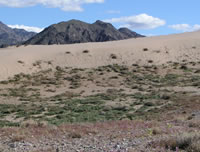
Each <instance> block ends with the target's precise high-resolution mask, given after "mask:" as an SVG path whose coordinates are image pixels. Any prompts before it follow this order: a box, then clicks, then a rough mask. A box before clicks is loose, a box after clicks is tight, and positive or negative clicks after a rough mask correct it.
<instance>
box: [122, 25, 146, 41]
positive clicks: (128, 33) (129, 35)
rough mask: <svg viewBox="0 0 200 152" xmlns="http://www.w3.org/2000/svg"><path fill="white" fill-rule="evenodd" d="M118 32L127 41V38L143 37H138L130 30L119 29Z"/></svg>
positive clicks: (138, 35)
mask: <svg viewBox="0 0 200 152" xmlns="http://www.w3.org/2000/svg"><path fill="white" fill-rule="evenodd" d="M119 32H121V33H123V34H124V35H126V36H127V39H128V38H137V37H145V36H144V35H140V34H138V33H136V32H133V31H131V30H130V29H128V28H120V29H119Z"/></svg>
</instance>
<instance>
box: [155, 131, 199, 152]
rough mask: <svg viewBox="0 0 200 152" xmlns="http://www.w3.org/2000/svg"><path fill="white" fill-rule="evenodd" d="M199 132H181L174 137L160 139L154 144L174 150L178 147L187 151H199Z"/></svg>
mask: <svg viewBox="0 0 200 152" xmlns="http://www.w3.org/2000/svg"><path fill="white" fill-rule="evenodd" d="M199 143H200V134H199V133H183V134H180V135H177V136H175V137H169V138H166V139H162V140H161V141H159V142H158V143H157V144H156V143H154V144H155V145H156V146H161V147H164V148H166V149H170V150H173V151H176V150H178V149H180V150H185V151H187V152H199V151H200V145H199Z"/></svg>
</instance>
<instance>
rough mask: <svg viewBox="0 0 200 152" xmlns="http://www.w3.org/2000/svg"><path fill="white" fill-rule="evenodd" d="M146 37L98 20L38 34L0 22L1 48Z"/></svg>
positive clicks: (54, 27)
mask: <svg viewBox="0 0 200 152" xmlns="http://www.w3.org/2000/svg"><path fill="white" fill-rule="evenodd" d="M139 37H144V36H143V35H140V34H138V33H136V32H133V31H131V30H130V29H128V28H120V29H119V30H118V29H116V28H115V27H114V26H113V25H112V24H110V23H105V22H103V21H100V20H97V21H96V22H95V23H93V24H89V23H85V22H82V21H79V20H70V21H67V22H60V23H58V24H53V25H50V26H49V27H47V28H45V29H44V30H43V31H42V32H40V33H38V34H36V33H34V32H27V31H25V30H23V29H12V28H10V27H8V26H7V25H5V24H3V23H2V22H0V46H1V45H2V46H4V45H5V46H7V45H16V44H24V45H52V44H74V43H86V42H105V41H114V40H124V39H129V38H139Z"/></svg>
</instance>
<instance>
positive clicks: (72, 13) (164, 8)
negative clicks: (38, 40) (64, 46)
mask: <svg viewBox="0 0 200 152" xmlns="http://www.w3.org/2000/svg"><path fill="white" fill-rule="evenodd" d="M199 6H200V0H0V21H2V22H3V23H5V24H7V25H8V26H9V27H12V28H23V29H25V30H27V31H34V32H40V31H42V30H43V29H44V28H45V27H48V26H50V25H51V24H55V23H58V22H61V21H68V20H71V19H77V20H81V21H84V22H88V23H93V22H95V21H96V20H102V21H105V22H109V23H112V24H113V25H114V26H115V27H116V28H120V27H128V28H130V29H131V30H133V31H136V32H138V33H140V34H144V35H146V36H156V35H168V34H174V33H182V32H191V31H196V30H200V18H199V17H198V16H199V14H200V9H199Z"/></svg>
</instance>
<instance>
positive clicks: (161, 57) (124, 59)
mask: <svg viewBox="0 0 200 152" xmlns="http://www.w3.org/2000/svg"><path fill="white" fill-rule="evenodd" d="M145 48H147V49H146V50H145ZM84 50H88V51H89V52H88V53H83V51H84ZM113 56H114V58H113ZM149 60H152V61H151V62H149ZM183 60H186V61H187V62H193V61H194V62H198V61H200V31H197V32H191V33H183V34H174V35H167V36H156V37H147V38H138V39H128V40H122V41H112V42H104V43H82V44H72V45H50V46H43V45H40V46H20V47H10V48H5V49H0V69H1V71H0V80H6V79H8V78H9V77H12V76H14V75H15V74H19V73H26V74H28V73H32V72H36V71H40V70H42V69H48V68H53V67H56V66H61V67H74V68H93V67H98V66H103V65H109V64H125V65H132V64H139V65H148V64H155V65H160V64H167V63H169V62H181V61H183Z"/></svg>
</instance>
